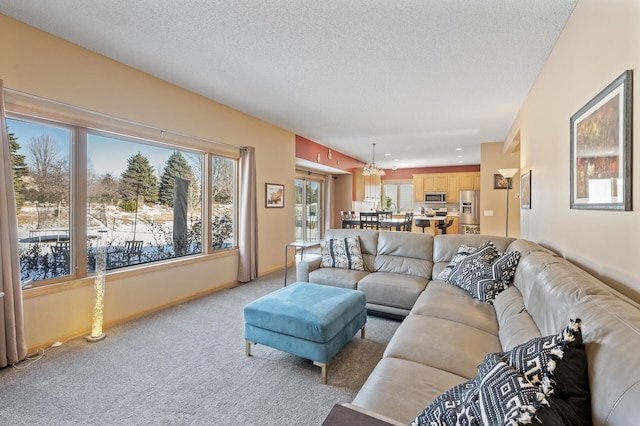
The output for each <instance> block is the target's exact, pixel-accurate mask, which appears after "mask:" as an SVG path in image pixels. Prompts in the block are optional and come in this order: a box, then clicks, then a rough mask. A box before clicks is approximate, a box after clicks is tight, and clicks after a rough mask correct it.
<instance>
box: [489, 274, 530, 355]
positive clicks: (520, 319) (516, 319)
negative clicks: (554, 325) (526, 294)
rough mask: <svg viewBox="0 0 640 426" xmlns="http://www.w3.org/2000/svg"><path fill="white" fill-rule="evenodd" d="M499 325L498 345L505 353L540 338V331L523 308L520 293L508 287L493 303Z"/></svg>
mask: <svg viewBox="0 0 640 426" xmlns="http://www.w3.org/2000/svg"><path fill="white" fill-rule="evenodd" d="M493 307H494V309H495V312H496V318H497V320H498V325H499V327H500V328H499V333H498V336H499V337H500V343H501V344H502V349H503V350H505V351H508V350H511V349H513V347H514V346H516V345H519V344H521V343H524V342H526V341H528V340H530V339H533V338H536V337H540V336H542V334H540V330H538V326H536V323H535V322H534V321H533V318H531V315H529V313H528V312H527V310H526V308H525V307H524V300H523V299H522V295H521V294H520V291H519V290H518V289H517V288H516V287H514V286H509V287H507V288H506V289H505V290H503V291H501V292H500V293H499V294H498V295H497V296H496V298H495V300H494V301H493Z"/></svg>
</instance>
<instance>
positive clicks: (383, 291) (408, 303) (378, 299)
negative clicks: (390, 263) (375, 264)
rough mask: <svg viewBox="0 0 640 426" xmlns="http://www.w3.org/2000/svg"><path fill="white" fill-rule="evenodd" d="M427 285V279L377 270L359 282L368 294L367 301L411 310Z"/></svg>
mask: <svg viewBox="0 0 640 426" xmlns="http://www.w3.org/2000/svg"><path fill="white" fill-rule="evenodd" d="M426 286H427V279H426V278H422V277H418V276H414V275H404V274H394V273H389V272H376V273H373V274H368V275H367V276H365V277H363V278H362V279H361V280H360V281H359V282H358V287H357V289H358V290H361V291H363V292H364V293H365V294H366V295H367V303H369V304H379V305H386V306H391V307H394V308H400V309H406V310H407V311H408V310H410V309H411V308H412V307H413V305H414V304H415V303H416V299H417V298H418V296H420V294H421V293H422V292H423V291H424V288H425V287H426Z"/></svg>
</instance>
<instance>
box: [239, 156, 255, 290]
mask: <svg viewBox="0 0 640 426" xmlns="http://www.w3.org/2000/svg"><path fill="white" fill-rule="evenodd" d="M238 211H239V213H240V214H239V215H238V246H239V249H240V260H239V262H238V281H240V282H241V283H246V282H249V281H252V280H255V279H256V278H258V208H257V193H256V155H255V148H254V147H242V148H241V149H240V197H239V199H238Z"/></svg>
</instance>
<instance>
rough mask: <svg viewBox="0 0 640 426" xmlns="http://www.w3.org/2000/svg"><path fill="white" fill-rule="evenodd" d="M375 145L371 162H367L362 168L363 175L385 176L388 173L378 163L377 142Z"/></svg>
mask: <svg viewBox="0 0 640 426" xmlns="http://www.w3.org/2000/svg"><path fill="white" fill-rule="evenodd" d="M371 145H373V160H372V161H371V163H369V164H365V166H364V170H362V176H384V175H385V174H386V173H385V172H384V170H382V169H381V168H378V166H377V165H376V144H375V143H372V144H371Z"/></svg>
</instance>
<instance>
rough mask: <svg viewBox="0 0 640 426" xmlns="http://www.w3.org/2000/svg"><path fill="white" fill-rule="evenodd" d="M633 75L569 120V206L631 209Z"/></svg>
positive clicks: (623, 77)
mask: <svg viewBox="0 0 640 426" xmlns="http://www.w3.org/2000/svg"><path fill="white" fill-rule="evenodd" d="M632 77H633V74H632V71H631V70H628V71H625V72H624V73H623V74H622V75H621V76H620V77H618V78H617V79H616V80H615V81H613V82H612V83H611V84H610V85H609V86H607V87H606V88H605V89H604V90H603V91H602V92H600V93H598V95H596V96H595V97H594V98H593V99H592V100H590V101H589V102H588V103H587V104H586V105H585V106H584V107H582V108H581V109H580V110H579V111H578V112H577V113H575V114H574V115H573V116H572V117H571V208H572V209H595V210H631V131H632Z"/></svg>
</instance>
